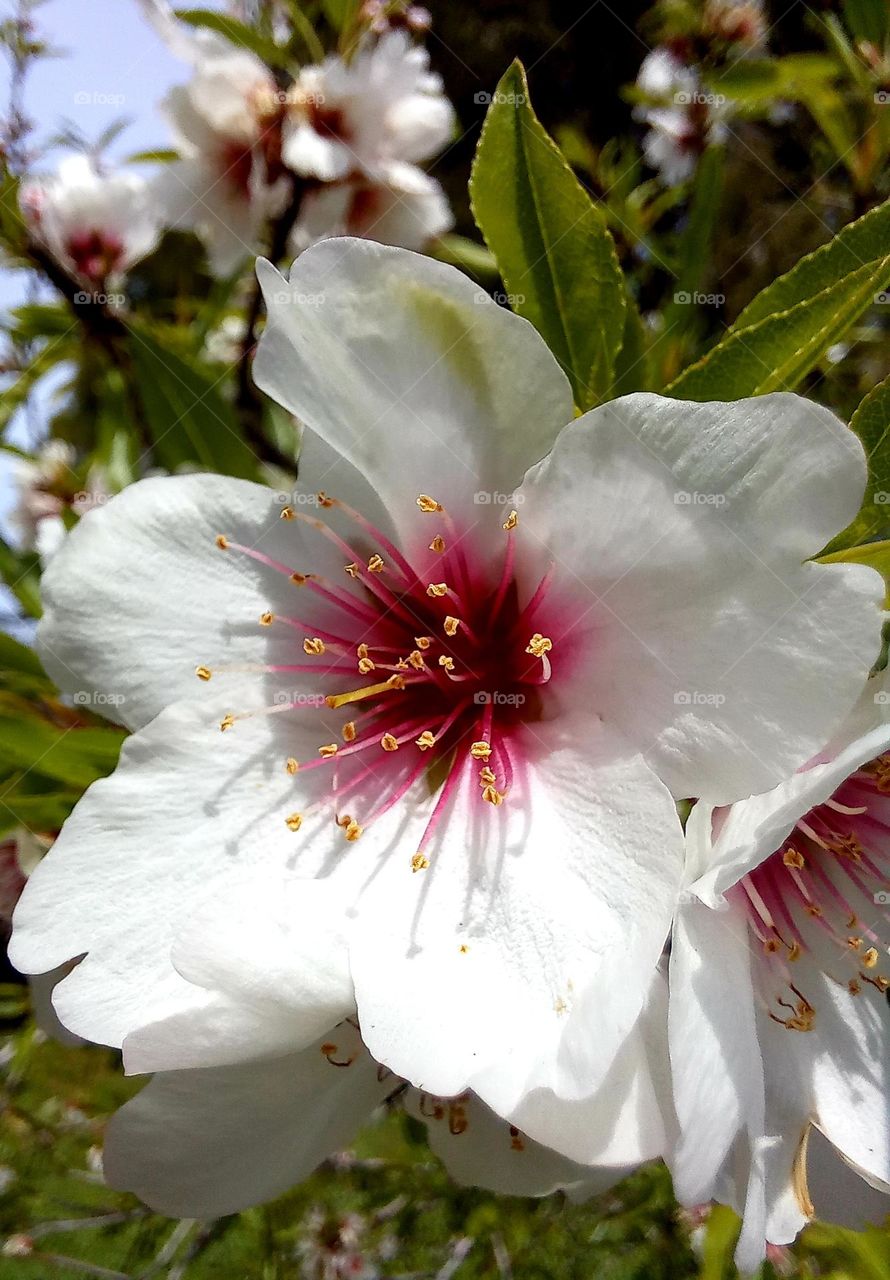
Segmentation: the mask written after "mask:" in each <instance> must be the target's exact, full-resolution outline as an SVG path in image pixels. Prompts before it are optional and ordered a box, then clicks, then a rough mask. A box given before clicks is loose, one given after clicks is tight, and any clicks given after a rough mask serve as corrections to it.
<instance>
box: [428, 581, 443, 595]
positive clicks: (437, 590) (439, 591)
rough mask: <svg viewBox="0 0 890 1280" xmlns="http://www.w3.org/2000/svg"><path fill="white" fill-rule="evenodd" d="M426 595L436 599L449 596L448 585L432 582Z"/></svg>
mask: <svg viewBox="0 0 890 1280" xmlns="http://www.w3.org/2000/svg"><path fill="white" fill-rule="evenodd" d="M426 593H427V595H428V596H433V597H434V598H435V597H437V596H446V595H447V594H448V583H447V582H431V583H430V585H429V586H428V587H427V589H426Z"/></svg>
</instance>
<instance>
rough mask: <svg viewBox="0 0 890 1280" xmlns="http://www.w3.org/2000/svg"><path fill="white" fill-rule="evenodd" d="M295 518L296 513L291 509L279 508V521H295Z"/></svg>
mask: <svg viewBox="0 0 890 1280" xmlns="http://www.w3.org/2000/svg"><path fill="white" fill-rule="evenodd" d="M296 518H297V516H296V512H295V511H294V509H293V507H282V508H281V515H280V516H279V517H278V519H279V520H296Z"/></svg>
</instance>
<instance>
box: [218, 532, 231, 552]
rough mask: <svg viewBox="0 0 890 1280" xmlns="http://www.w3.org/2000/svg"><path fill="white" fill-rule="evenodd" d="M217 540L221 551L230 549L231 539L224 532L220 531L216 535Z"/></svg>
mask: <svg viewBox="0 0 890 1280" xmlns="http://www.w3.org/2000/svg"><path fill="white" fill-rule="evenodd" d="M215 542H216V545H217V546H218V547H219V549H220V551H226V550H228V546H229V540H228V538H227V537H226V535H225V534H224V533H218V534H217V535H216V538H215Z"/></svg>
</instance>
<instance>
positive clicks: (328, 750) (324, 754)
mask: <svg viewBox="0 0 890 1280" xmlns="http://www.w3.org/2000/svg"><path fill="white" fill-rule="evenodd" d="M338 750H339V748H338V746H337V744H336V742H326V743H325V744H324V746H323V747H319V748H318V754H319V755H320V756H321V758H322V760H330V758H331V756H335V755H336V754H337V751H338Z"/></svg>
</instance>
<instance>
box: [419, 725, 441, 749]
mask: <svg viewBox="0 0 890 1280" xmlns="http://www.w3.org/2000/svg"><path fill="white" fill-rule="evenodd" d="M414 741H415V743H416V745H417V746H418V747H420V749H421V751H429V749H430V747H434V746H435V745H436V738H435V735H434V734H432V733H430V731H429V729H424V731H423V733H422V734H421V735H420V737H419V738H415V739H414Z"/></svg>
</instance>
